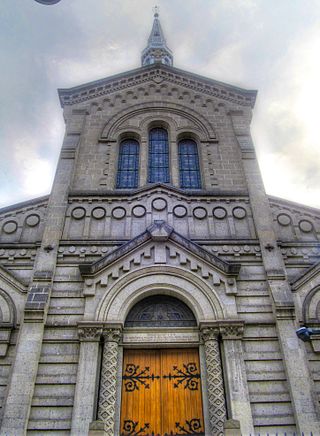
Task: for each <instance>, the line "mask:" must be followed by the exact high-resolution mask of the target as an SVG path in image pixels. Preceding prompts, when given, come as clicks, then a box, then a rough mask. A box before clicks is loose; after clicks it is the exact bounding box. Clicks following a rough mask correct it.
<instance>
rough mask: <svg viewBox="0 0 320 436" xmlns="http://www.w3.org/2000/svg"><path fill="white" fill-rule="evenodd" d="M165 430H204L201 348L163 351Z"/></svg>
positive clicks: (163, 420)
mask: <svg viewBox="0 0 320 436" xmlns="http://www.w3.org/2000/svg"><path fill="white" fill-rule="evenodd" d="M161 372H162V379H161V394H162V434H166V433H167V434H170V433H171V432H172V433H173V434H201V433H203V434H204V427H203V414H202V394H201V378H200V365H199V355H198V350H195V349H183V348H182V349H172V350H162V353H161Z"/></svg>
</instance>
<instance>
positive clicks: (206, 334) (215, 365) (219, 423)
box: [201, 327, 226, 436]
mask: <svg viewBox="0 0 320 436" xmlns="http://www.w3.org/2000/svg"><path fill="white" fill-rule="evenodd" d="M201 336H202V339H203V341H204V349H205V356H206V367H207V386H208V403H209V421H210V435H212V436H223V424H224V422H225V420H226V407H225V395H224V388H223V375H222V366H221V357H220V350H219V342H218V336H219V328H216V327H207V328H203V329H202V331H201Z"/></svg>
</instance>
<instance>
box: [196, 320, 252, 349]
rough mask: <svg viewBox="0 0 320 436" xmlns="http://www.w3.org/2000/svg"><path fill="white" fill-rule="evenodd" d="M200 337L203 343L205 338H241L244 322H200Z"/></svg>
mask: <svg viewBox="0 0 320 436" xmlns="http://www.w3.org/2000/svg"><path fill="white" fill-rule="evenodd" d="M200 330H201V339H202V340H203V342H204V343H205V342H206V341H207V340H211V339H214V338H216V339H218V337H221V339H222V340H236V339H238V340H239V339H242V337H243V332H244V322H243V321H240V320H223V321H213V322H210V323H202V324H200Z"/></svg>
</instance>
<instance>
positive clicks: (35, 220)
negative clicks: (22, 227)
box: [26, 214, 40, 227]
mask: <svg viewBox="0 0 320 436" xmlns="http://www.w3.org/2000/svg"><path fill="white" fill-rule="evenodd" d="M39 222H40V217H39V215H36V214H32V215H29V216H27V218H26V224H27V225H28V226H29V227H35V226H37V225H38V224H39Z"/></svg>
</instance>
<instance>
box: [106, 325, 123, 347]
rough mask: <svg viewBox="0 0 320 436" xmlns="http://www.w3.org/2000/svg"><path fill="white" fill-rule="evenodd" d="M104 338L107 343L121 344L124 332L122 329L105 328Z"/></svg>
mask: <svg viewBox="0 0 320 436" xmlns="http://www.w3.org/2000/svg"><path fill="white" fill-rule="evenodd" d="M102 334H103V337H104V341H105V342H115V343H116V344H119V342H120V341H121V338H122V331H121V329H120V328H104V329H103V333H102Z"/></svg>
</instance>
